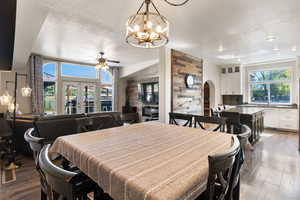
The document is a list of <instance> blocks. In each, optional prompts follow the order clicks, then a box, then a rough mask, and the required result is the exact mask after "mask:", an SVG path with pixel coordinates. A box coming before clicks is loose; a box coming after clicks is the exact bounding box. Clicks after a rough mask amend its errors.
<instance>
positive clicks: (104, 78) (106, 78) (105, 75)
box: [100, 70, 112, 84]
mask: <svg viewBox="0 0 300 200" xmlns="http://www.w3.org/2000/svg"><path fill="white" fill-rule="evenodd" d="M100 76H101V82H102V83H106V84H112V75H111V73H110V72H109V71H107V70H100Z"/></svg>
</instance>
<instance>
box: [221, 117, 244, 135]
mask: <svg viewBox="0 0 300 200" xmlns="http://www.w3.org/2000/svg"><path fill="white" fill-rule="evenodd" d="M221 117H224V118H226V129H227V133H240V132H241V127H242V124H241V116H240V113H238V112H221Z"/></svg>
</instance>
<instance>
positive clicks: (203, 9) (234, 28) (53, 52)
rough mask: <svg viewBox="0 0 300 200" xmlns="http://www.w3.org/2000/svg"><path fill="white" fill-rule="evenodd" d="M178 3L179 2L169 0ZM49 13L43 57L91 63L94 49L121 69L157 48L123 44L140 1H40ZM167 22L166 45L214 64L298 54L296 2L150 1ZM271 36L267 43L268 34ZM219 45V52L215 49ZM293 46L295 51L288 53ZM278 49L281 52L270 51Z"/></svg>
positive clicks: (40, 48) (41, 38)
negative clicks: (168, 36)
mask: <svg viewBox="0 0 300 200" xmlns="http://www.w3.org/2000/svg"><path fill="white" fill-rule="evenodd" d="M174 1H177V2H178V1H179V0H174ZM39 2H40V5H41V6H43V7H45V8H47V9H48V10H49V13H48V16H47V18H46V20H45V22H44V24H43V26H42V28H41V31H40V33H39V35H38V38H37V40H36V42H35V43H34V46H33V52H35V53H40V54H43V55H47V56H51V57H57V58H64V59H70V60H77V61H82V62H91V63H93V62H94V60H95V58H96V54H97V52H99V51H105V52H106V55H107V56H108V57H109V58H112V59H117V60H120V61H121V63H122V65H123V66H130V65H133V64H137V63H139V62H144V61H147V60H153V59H156V58H157V57H158V50H148V49H137V48H134V47H131V46H129V45H127V44H126V43H125V39H124V38H125V22H126V20H127V17H128V16H129V15H131V14H133V13H135V12H136V10H137V9H138V7H139V5H140V3H141V2H142V0H88V1H84V0H72V1H70V0H39ZM153 2H154V3H155V4H156V5H157V7H158V8H159V10H160V12H161V13H162V14H163V15H164V16H166V17H167V18H168V20H169V21H170V35H171V37H170V39H171V40H170V43H169V44H168V47H170V48H176V49H178V50H182V51H185V52H187V53H190V54H192V55H194V56H197V57H201V58H206V59H210V60H213V61H215V62H217V63H237V62H238V58H240V60H241V62H242V63H252V62H260V61H267V60H277V59H286V58H294V57H295V56H297V55H300V37H299V33H300V12H299V10H300V1H299V0H250V1H245V0H190V2H189V3H188V4H187V5H186V6H184V7H171V6H168V5H167V4H166V3H164V2H163V1H162V0H153ZM269 34H272V35H274V36H275V37H276V40H275V41H273V42H268V41H266V37H267V35H269ZM220 45H222V46H223V47H224V51H223V52H218V47H219V46H220ZM294 45H296V46H297V47H298V48H297V49H298V51H296V52H292V51H291V48H292V47H293V46H294ZM274 46H277V47H278V48H279V49H280V51H274V50H273V48H274Z"/></svg>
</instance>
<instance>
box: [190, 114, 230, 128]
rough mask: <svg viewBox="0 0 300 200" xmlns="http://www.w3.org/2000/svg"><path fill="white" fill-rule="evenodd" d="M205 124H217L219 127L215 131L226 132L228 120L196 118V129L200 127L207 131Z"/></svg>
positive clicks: (221, 118)
mask: <svg viewBox="0 0 300 200" xmlns="http://www.w3.org/2000/svg"><path fill="white" fill-rule="evenodd" d="M203 123H209V124H217V127H215V128H214V129H213V131H220V132H225V126H226V119H225V118H223V117H220V118H219V117H205V116H198V115H197V116H194V128H197V126H200V128H202V129H203V130H206V128H205V127H204V126H203Z"/></svg>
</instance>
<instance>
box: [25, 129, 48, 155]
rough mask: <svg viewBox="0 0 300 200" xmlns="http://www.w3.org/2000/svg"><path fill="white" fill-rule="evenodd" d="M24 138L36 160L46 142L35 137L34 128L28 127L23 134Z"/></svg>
mask: <svg viewBox="0 0 300 200" xmlns="http://www.w3.org/2000/svg"><path fill="white" fill-rule="evenodd" d="M24 140H25V141H26V142H27V143H28V144H29V146H30V149H31V150H32V152H33V158H34V160H35V161H37V158H38V156H39V154H40V151H41V150H42V148H43V146H44V145H45V143H46V140H45V139H44V138H40V137H37V133H36V132H35V130H34V128H30V129H28V130H27V131H26V132H25V134H24Z"/></svg>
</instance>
